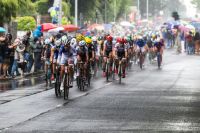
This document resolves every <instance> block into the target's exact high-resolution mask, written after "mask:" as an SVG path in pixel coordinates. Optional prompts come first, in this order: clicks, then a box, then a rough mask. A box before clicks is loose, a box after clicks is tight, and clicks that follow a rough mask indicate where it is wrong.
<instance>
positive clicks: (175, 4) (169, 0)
mask: <svg viewBox="0 0 200 133" xmlns="http://www.w3.org/2000/svg"><path fill="white" fill-rule="evenodd" d="M146 2H147V0H140V13H141V15H142V17H143V18H146V4H147V3H146ZM136 4H137V3H136ZM160 11H164V14H165V15H164V17H171V13H172V12H173V11H176V12H182V13H183V14H184V12H185V11H186V9H185V5H184V4H183V2H181V1H180V0H149V15H151V16H150V17H153V16H158V15H159V12H160Z"/></svg>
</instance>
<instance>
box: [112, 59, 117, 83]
mask: <svg viewBox="0 0 200 133" xmlns="http://www.w3.org/2000/svg"><path fill="white" fill-rule="evenodd" d="M115 67H116V66H115V62H114V63H113V68H112V70H113V71H112V79H113V80H115V69H116V68H115Z"/></svg>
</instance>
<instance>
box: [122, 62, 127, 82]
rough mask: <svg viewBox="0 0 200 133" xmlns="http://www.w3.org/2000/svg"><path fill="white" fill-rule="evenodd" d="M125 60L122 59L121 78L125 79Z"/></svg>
mask: <svg viewBox="0 0 200 133" xmlns="http://www.w3.org/2000/svg"><path fill="white" fill-rule="evenodd" d="M126 60H127V59H126V58H122V60H121V61H122V77H123V78H125V76H126Z"/></svg>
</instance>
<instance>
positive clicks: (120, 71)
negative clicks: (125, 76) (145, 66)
mask: <svg viewBox="0 0 200 133" xmlns="http://www.w3.org/2000/svg"><path fill="white" fill-rule="evenodd" d="M118 76H119V84H121V82H122V64H121V63H120V64H119V74H118Z"/></svg>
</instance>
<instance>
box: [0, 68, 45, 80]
mask: <svg viewBox="0 0 200 133" xmlns="http://www.w3.org/2000/svg"><path fill="white" fill-rule="evenodd" d="M43 73H44V71H39V72H33V73H28V74H24V76H17V77H15V78H6V79H5V78H0V83H3V82H7V81H11V80H20V79H23V78H27V77H31V76H37V75H41V74H43Z"/></svg>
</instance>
